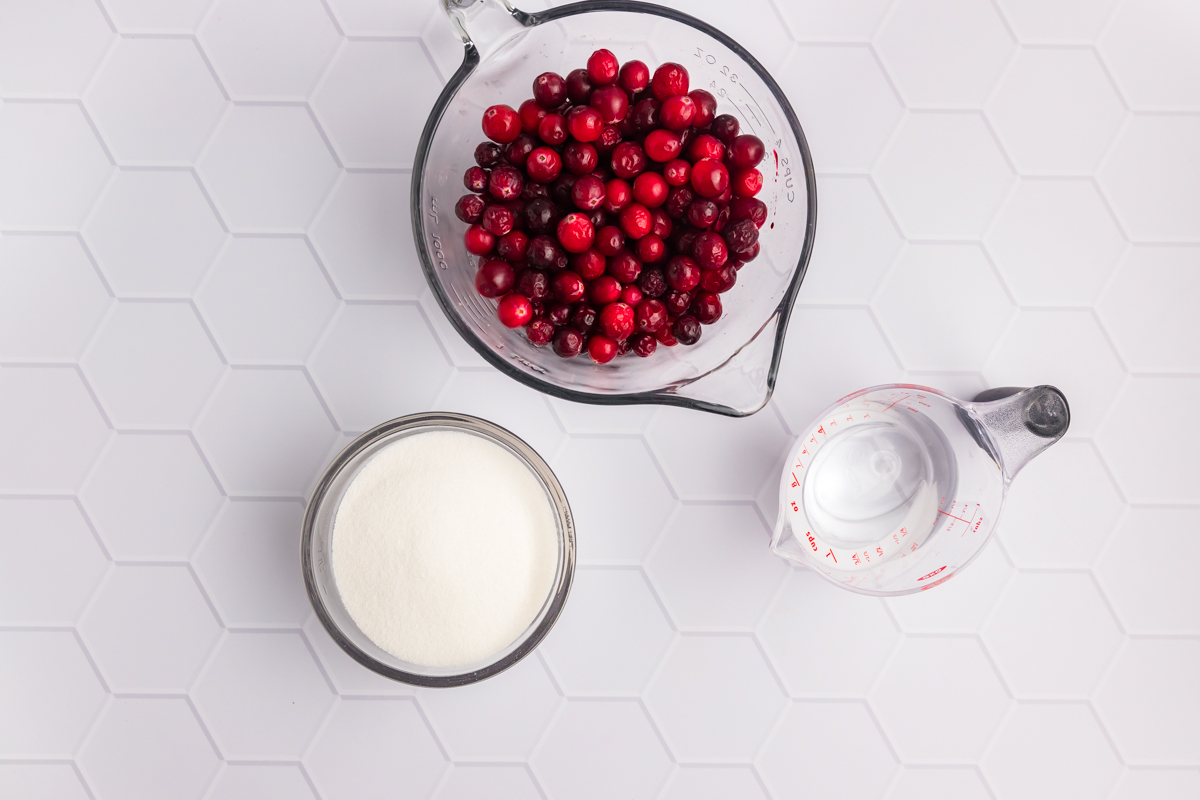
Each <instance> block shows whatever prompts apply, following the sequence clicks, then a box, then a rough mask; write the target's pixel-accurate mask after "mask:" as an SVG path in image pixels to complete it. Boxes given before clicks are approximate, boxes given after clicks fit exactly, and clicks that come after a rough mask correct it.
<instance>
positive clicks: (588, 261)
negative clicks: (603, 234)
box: [571, 248, 607, 281]
mask: <svg viewBox="0 0 1200 800" xmlns="http://www.w3.org/2000/svg"><path fill="white" fill-rule="evenodd" d="M606 267H607V264H606V262H605V260H604V256H603V255H601V254H600V251H599V250H596V249H595V248H589V249H587V250H584V251H583V252H582V253H577V254H575V255H573V256H571V269H573V270H575V272H576V274H578V275H579V277H581V278H583V279H584V280H585V281H590V280H593V279H594V278H599V277H600V276H601V275H603V274H604V270H605V269H606Z"/></svg>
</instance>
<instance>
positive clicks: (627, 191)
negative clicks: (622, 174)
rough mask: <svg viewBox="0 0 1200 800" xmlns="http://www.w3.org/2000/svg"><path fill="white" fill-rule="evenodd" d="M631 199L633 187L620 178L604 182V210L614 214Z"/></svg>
mask: <svg viewBox="0 0 1200 800" xmlns="http://www.w3.org/2000/svg"><path fill="white" fill-rule="evenodd" d="M631 200H633V187H632V186H630V185H629V184H628V183H626V182H625V181H623V180H621V179H620V178H613V179H612V180H611V181H609V182H608V183H606V184H604V210H605V211H607V212H609V213H610V214H615V213H617V212H618V211H620V210H621V209H622V208H624V207H625V206H627V205H629V203H630V201H631Z"/></svg>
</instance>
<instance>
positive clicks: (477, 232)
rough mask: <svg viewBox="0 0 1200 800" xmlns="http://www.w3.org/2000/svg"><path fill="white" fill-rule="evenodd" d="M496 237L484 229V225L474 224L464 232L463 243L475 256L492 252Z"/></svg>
mask: <svg viewBox="0 0 1200 800" xmlns="http://www.w3.org/2000/svg"><path fill="white" fill-rule="evenodd" d="M495 244H496V237H495V236H493V235H492V234H490V233H488V232H487V231H485V230H484V229H483V226H482V225H472V226H471V227H469V228H467V230H466V233H464V234H463V245H464V246H465V247H466V248H467V252H468V253H470V254H471V255H473V256H482V255H486V254H488V253H490V252H492V247H493V246H494V245H495Z"/></svg>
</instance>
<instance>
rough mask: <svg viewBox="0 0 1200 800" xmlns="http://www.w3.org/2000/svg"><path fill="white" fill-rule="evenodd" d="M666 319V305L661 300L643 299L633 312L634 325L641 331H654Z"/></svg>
mask: <svg viewBox="0 0 1200 800" xmlns="http://www.w3.org/2000/svg"><path fill="white" fill-rule="evenodd" d="M666 321H667V307H666V306H665V305H663V302H662V301H661V300H655V299H654V298H648V299H646V300H643V301H642V302H641V303H640V304H639V305H638V307H637V311H636V312H635V314H634V327H635V328H637V329H638V330H639V331H641V332H642V333H654V332H655V331H656V330H658V329H659V328H661V327H662V326H663V323H665V322H666Z"/></svg>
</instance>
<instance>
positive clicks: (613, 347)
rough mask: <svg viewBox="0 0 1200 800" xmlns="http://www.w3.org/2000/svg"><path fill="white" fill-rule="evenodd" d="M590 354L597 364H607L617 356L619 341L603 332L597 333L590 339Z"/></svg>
mask: <svg viewBox="0 0 1200 800" xmlns="http://www.w3.org/2000/svg"><path fill="white" fill-rule="evenodd" d="M587 348H588V355H589V356H591V357H592V361H595V362H596V363H597V364H607V363H608V362H610V361H612V360H613V359H614V358H616V357H617V343H616V342H614V341H613V340H612V339H610V338H608V337H607V336H604V335H603V334H599V333H597V334H595V335H593V336H592V338H590V339H588V343H587Z"/></svg>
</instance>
